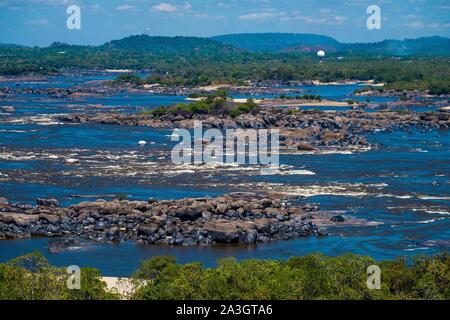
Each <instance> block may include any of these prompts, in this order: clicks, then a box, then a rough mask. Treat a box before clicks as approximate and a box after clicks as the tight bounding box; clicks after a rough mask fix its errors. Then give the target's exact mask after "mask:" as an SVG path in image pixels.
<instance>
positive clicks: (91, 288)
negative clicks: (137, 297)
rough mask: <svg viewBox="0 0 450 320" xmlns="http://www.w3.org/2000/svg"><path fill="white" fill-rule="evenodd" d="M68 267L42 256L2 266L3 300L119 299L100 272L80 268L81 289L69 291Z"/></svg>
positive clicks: (1, 293)
mask: <svg viewBox="0 0 450 320" xmlns="http://www.w3.org/2000/svg"><path fill="white" fill-rule="evenodd" d="M68 276H69V275H68V274H67V273H66V270H65V268H57V267H54V266H52V265H50V264H49V263H48V261H47V260H46V259H45V257H44V256H43V255H42V254H40V253H33V254H28V255H25V256H22V257H19V258H16V259H13V260H11V261H9V262H7V263H2V264H0V300H106V299H117V298H118V296H117V295H115V294H113V293H109V292H107V291H106V284H105V283H104V282H102V281H101V275H100V272H99V271H98V270H96V269H92V268H82V269H81V289H80V290H69V289H67V286H66V280H67V278H68Z"/></svg>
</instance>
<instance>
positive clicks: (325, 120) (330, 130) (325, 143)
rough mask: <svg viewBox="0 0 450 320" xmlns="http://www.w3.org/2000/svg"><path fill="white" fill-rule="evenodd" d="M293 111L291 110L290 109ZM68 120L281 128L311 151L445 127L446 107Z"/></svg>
mask: <svg viewBox="0 0 450 320" xmlns="http://www.w3.org/2000/svg"><path fill="white" fill-rule="evenodd" d="M291 111H292V110H291ZM58 120H60V121H67V122H77V123H85V122H93V123H101V124H114V125H131V126H148V127H154V128H193V127H194V121H201V122H202V124H203V127H204V128H205V129H207V128H218V129H237V128H244V129H261V128H267V129H270V128H277V129H280V131H281V132H280V140H281V146H282V147H285V148H289V149H294V150H300V151H315V150H320V148H323V147H344V148H345V147H362V146H368V142H367V141H366V140H365V138H364V137H363V135H362V134H363V133H365V132H380V131H393V130H408V129H411V128H413V127H415V128H418V129H420V130H431V129H439V128H440V129H448V128H449V127H450V114H449V113H448V112H423V113H415V112H406V113H398V112H365V111H356V110H351V111H342V112H321V111H295V112H290V111H289V110H281V109H261V110H259V111H258V112H255V113H254V114H244V115H241V116H238V117H236V118H231V117H229V116H226V115H217V116H211V115H201V114H197V115H172V114H165V115H162V116H154V115H145V114H117V113H97V114H70V115H63V116H59V118H58Z"/></svg>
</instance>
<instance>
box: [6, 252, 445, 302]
mask: <svg viewBox="0 0 450 320" xmlns="http://www.w3.org/2000/svg"><path fill="white" fill-rule="evenodd" d="M373 264H376V265H378V266H379V267H380V268H381V289H380V290H370V289H368V288H367V277H368V275H367V267H368V266H370V265H373ZM133 277H134V279H135V281H136V283H137V284H141V285H140V286H139V289H138V290H137V291H136V292H135V293H134V295H133V296H132V298H133V299H144V300H145V299H167V300H171V299H195V300H203V299H208V300H210V299H211V300H225V299H238V300H250V299H261V300H265V299H290V300H292V299H333V300H337V299H352V300H353V299H356V300H359V299H450V255H448V254H441V255H437V256H435V257H417V258H415V259H414V260H413V261H412V262H410V263H407V261H406V260H404V259H398V260H395V261H383V262H376V261H375V260H373V259H372V258H369V257H364V256H357V255H351V254H348V255H343V256H339V257H326V256H323V255H321V254H313V255H307V256H304V257H293V258H291V259H289V260H287V261H278V260H246V261H242V262H238V261H236V260H235V259H234V258H227V259H222V260H219V261H218V265H217V267H216V268H205V267H203V266H202V264H200V263H189V264H185V265H180V264H177V263H176V260H175V258H173V257H154V258H152V259H150V260H146V261H143V262H142V264H141V266H140V268H139V269H138V270H137V271H136V272H135V274H134V276H133ZM66 279H67V274H66V273H65V272H64V269H62V268H56V267H54V266H51V265H50V264H49V263H48V262H47V261H46V260H45V259H44V257H43V256H42V255H40V254H39V253H34V254H30V255H26V256H23V257H19V258H17V259H14V260H12V261H9V262H7V263H2V264H0V299H36V300H38V299H97V300H101V299H114V298H118V297H117V295H115V294H112V293H108V292H107V290H106V286H105V284H104V283H103V282H101V281H100V273H99V271H97V270H95V269H82V277H81V290H67V289H66V287H65V283H66ZM142 280H145V282H143V281H142ZM142 283H145V284H144V285H142Z"/></svg>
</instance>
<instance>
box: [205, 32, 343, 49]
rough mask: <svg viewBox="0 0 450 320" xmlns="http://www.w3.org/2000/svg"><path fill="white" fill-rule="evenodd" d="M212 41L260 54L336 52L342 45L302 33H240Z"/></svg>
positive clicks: (219, 37)
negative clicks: (312, 49)
mask: <svg viewBox="0 0 450 320" xmlns="http://www.w3.org/2000/svg"><path fill="white" fill-rule="evenodd" d="M211 39H214V40H216V41H220V42H222V43H226V44H230V45H233V46H235V47H238V48H242V49H246V50H250V51H258V52H281V51H292V50H293V48H295V47H302V48H304V49H306V50H307V48H308V47H324V48H325V47H327V48H330V49H331V48H333V49H334V50H333V51H336V50H337V49H338V48H340V45H341V44H340V43H339V42H338V41H337V40H335V39H333V38H331V37H327V36H321V35H316V34H301V33H240V34H229V35H222V36H215V37H212V38H211Z"/></svg>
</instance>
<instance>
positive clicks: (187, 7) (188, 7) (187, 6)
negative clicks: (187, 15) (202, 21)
mask: <svg viewBox="0 0 450 320" xmlns="http://www.w3.org/2000/svg"><path fill="white" fill-rule="evenodd" d="M182 7H183V9H186V10H191V9H192V4H190V3H189V2H185V3H184V4H183V6H182Z"/></svg>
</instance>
